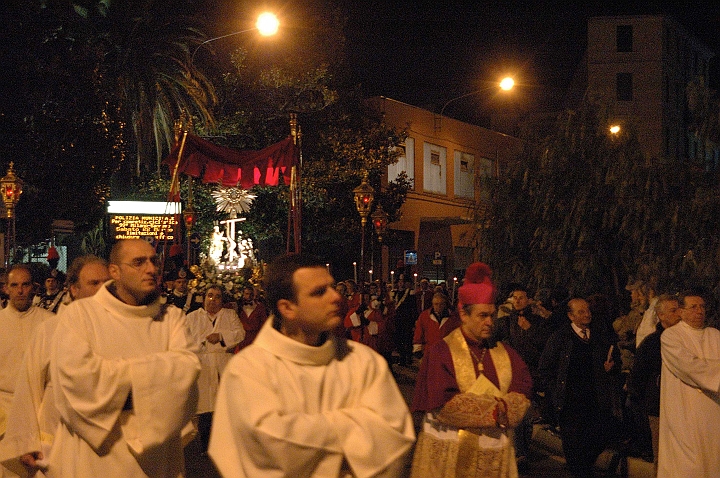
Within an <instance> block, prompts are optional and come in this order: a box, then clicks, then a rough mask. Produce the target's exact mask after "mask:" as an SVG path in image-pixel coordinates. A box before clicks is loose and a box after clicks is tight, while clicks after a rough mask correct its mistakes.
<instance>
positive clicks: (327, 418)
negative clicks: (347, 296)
mask: <svg viewBox="0 0 720 478" xmlns="http://www.w3.org/2000/svg"><path fill="white" fill-rule="evenodd" d="M272 323H273V319H272V317H271V318H270V319H268V320H267V321H266V322H265V324H264V325H263V327H262V329H261V330H260V333H259V334H258V336H257V338H256V339H255V341H254V342H253V343H252V344H251V345H250V346H248V347H247V348H245V349H243V350H242V351H241V352H240V353H239V354H237V355H236V356H235V357H234V358H233V359H232V360H231V361H230V363H229V364H228V365H227V367H226V368H225V373H224V374H223V377H222V381H221V383H220V391H219V393H218V399H217V402H216V403H215V416H214V420H213V428H212V435H211V437H210V448H209V453H210V456H211V457H212V459H213V461H214V462H215V464H216V465H217V467H218V469H219V470H220V472H221V473H222V475H223V476H224V477H225V478H234V477H258V478H260V477H262V478H274V477H293V478H303V477H333V478H336V477H338V476H357V477H371V476H382V477H391V476H398V473H399V472H400V471H401V469H402V466H403V464H404V458H405V455H406V453H407V452H408V451H409V450H410V447H411V446H412V444H413V442H414V440H415V432H414V430H413V423H412V418H411V417H410V413H409V411H408V409H407V405H406V404H405V401H404V399H403V397H402V395H401V394H400V391H399V389H398V387H397V384H396V383H395V380H394V379H393V377H392V374H391V373H390V371H389V369H388V366H387V362H386V361H385V359H383V358H382V357H381V356H380V355H378V354H377V353H376V352H374V351H373V350H372V349H370V348H369V347H367V346H365V345H362V344H360V343H357V342H350V341H347V342H346V341H345V340H343V339H336V338H331V339H328V340H327V341H326V342H325V343H324V344H322V345H320V346H318V347H312V346H308V345H305V344H302V343H300V342H297V341H295V340H293V339H291V338H289V337H286V336H285V335H283V334H281V333H280V332H278V331H277V330H275V329H274V328H273V326H272Z"/></svg>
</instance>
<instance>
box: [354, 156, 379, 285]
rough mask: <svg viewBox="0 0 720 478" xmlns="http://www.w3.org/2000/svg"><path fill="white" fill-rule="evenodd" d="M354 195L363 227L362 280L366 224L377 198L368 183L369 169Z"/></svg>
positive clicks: (361, 244)
mask: <svg viewBox="0 0 720 478" xmlns="http://www.w3.org/2000/svg"><path fill="white" fill-rule="evenodd" d="M353 195H354V196H355V208H357V211H358V213H359V214H360V220H361V222H360V224H361V227H362V232H361V239H360V274H361V277H360V280H361V281H362V280H363V277H362V275H363V274H364V272H365V225H366V224H367V219H368V216H369V215H370V210H371V209H372V204H373V201H374V200H375V189H373V187H372V186H370V184H369V183H368V172H367V170H365V171H364V172H363V180H362V182H361V183H360V185H359V186H358V187H356V188H355V189H353Z"/></svg>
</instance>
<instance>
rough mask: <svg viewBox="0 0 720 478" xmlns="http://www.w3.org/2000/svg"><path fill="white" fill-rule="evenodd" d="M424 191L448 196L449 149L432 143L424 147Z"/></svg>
mask: <svg viewBox="0 0 720 478" xmlns="http://www.w3.org/2000/svg"><path fill="white" fill-rule="evenodd" d="M423 159H424V160H423V190H424V191H425V192H428V193H435V194H447V185H446V178H447V171H446V168H447V148H445V147H443V146H438V145H436V144H432V143H425V144H424V145H423Z"/></svg>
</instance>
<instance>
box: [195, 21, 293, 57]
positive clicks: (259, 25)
mask: <svg viewBox="0 0 720 478" xmlns="http://www.w3.org/2000/svg"><path fill="white" fill-rule="evenodd" d="M279 27H280V21H279V20H278V18H277V17H276V16H275V14H273V13H270V12H265V13H261V14H260V16H258V19H257V21H256V22H255V26H254V27H252V28H246V29H245V30H240V31H237V32H232V33H228V34H226V35H220V36H219V37H213V38H209V39H207V40H205V41H204V42H202V43H200V44H199V45H198V46H197V47H196V48H195V50H194V51H193V53H192V55H191V56H190V64H191V65H192V64H193V60H194V59H195V54H196V53H197V52H198V50H199V49H200V48H201V47H202V46H203V45H206V44H208V43H210V42H213V41H215V40H221V39H223V38H227V37H231V36H235V35H240V34H241V33H247V32H252V31H255V30H257V31H258V33H260V35H262V36H264V37H268V36H272V35H275V34H276V33H277V31H278V28H279Z"/></svg>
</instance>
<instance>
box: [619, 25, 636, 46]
mask: <svg viewBox="0 0 720 478" xmlns="http://www.w3.org/2000/svg"><path fill="white" fill-rule="evenodd" d="M615 35H616V37H615V43H616V46H617V51H618V52H629V51H633V27H632V25H618V26H617V28H616V31H615Z"/></svg>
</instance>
